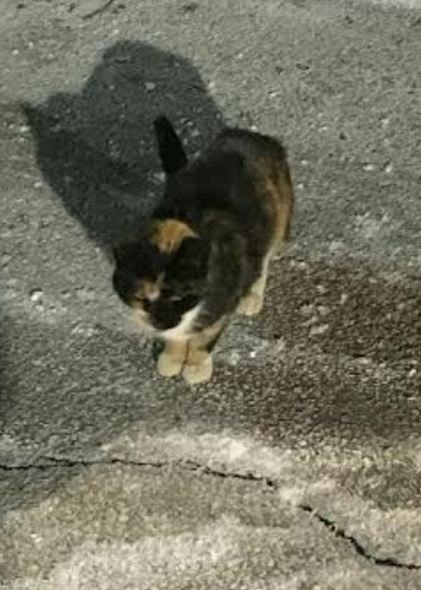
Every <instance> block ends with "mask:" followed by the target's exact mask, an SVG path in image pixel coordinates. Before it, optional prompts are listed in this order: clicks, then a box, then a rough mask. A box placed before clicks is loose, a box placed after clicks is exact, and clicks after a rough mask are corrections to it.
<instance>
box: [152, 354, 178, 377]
mask: <svg viewBox="0 0 421 590" xmlns="http://www.w3.org/2000/svg"><path fill="white" fill-rule="evenodd" d="M182 368H183V361H182V360H180V359H177V358H174V357H173V356H171V355H170V354H168V352H165V350H164V351H163V352H161V354H160V355H159V357H158V363H157V369H158V373H159V374H160V375H161V376H162V377H176V376H177V375H179V374H180V373H181V371H182Z"/></svg>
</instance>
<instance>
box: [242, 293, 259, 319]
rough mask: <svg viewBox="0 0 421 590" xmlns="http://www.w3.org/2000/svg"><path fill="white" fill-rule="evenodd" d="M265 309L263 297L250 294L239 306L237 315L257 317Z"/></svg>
mask: <svg viewBox="0 0 421 590" xmlns="http://www.w3.org/2000/svg"><path fill="white" fill-rule="evenodd" d="M262 307H263V297H262V296H261V295H257V294H256V293H248V294H247V295H246V296H245V297H243V298H242V299H241V301H240V303H239V304H238V307H237V313H239V314H241V315H248V316H251V315H257V314H258V313H259V312H260V311H261V310H262Z"/></svg>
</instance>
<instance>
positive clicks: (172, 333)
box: [160, 303, 201, 340]
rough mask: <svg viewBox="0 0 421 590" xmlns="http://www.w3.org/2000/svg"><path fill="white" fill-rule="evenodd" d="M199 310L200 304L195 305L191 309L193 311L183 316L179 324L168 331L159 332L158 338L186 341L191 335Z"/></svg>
mask: <svg viewBox="0 0 421 590" xmlns="http://www.w3.org/2000/svg"><path fill="white" fill-rule="evenodd" d="M200 310H201V304H200V303H199V305H196V307H193V309H190V310H189V311H187V312H186V313H185V314H184V315H183V317H182V320H181V322H180V323H179V324H178V325H177V326H175V327H174V328H171V329H170V330H164V331H163V332H160V336H163V337H164V338H165V339H168V340H188V339H189V338H190V336H191V335H192V330H193V327H194V323H195V321H196V319H197V317H198V315H199V313H200Z"/></svg>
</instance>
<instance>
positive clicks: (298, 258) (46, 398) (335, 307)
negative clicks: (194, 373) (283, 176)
mask: <svg viewBox="0 0 421 590" xmlns="http://www.w3.org/2000/svg"><path fill="white" fill-rule="evenodd" d="M420 56H421V3H420V2H417V1H415V0H410V1H408V2H404V1H399V2H379V1H373V2H368V1H363V0H361V1H355V2H348V1H344V0H311V1H310V0H308V1H306V0H283V1H282V0H264V1H262V0H241V1H237V2H235V1H234V0H219V1H215V2H210V1H205V0H201V1H193V2H190V1H187V0H182V1H179V0H115V1H107V0H85V1H82V0H79V1H78V0H55V1H50V0H32V1H30V0H3V1H2V2H1V14H0V60H1V61H0V63H1V68H0V129H1V133H0V170H1V173H0V588H1V590H24V589H25V590H26V589H28V590H29V589H30V590H59V589H60V590H61V589H66V590H93V589H101V590H123V589H124V590H149V589H150V590H160V589H165V590H179V589H180V590H181V589H183V590H187V589H191V590H202V589H203V590H205V589H211V590H217V589H219V588H220V589H223V590H228V589H230V590H231V589H232V590H240V589H241V590H266V589H268V590H310V589H311V590H316V589H319V590H330V589H332V590H359V589H361V590H366V589H367V590H371V589H390V590H392V589H394V590H395V589H396V590H419V589H420V588H421V365H420V351H421V290H420V284H421V280H420V278H421V199H420V186H421V182H420V181H421V168H420V158H421V153H420V152H421V134H420V131H421V102H420V81H421V59H420ZM160 113H165V114H166V115H167V116H169V117H170V118H171V119H172V120H173V121H174V123H175V124H176V127H177V129H178V130H179V132H180V134H181V135H182V137H183V140H184V141H185V143H186V146H187V149H188V152H189V153H190V154H192V155H193V154H194V153H195V152H196V151H197V150H199V149H200V148H201V147H202V146H203V145H205V144H206V143H207V142H209V141H210V140H211V138H212V137H213V136H214V135H215V134H216V133H217V132H218V130H219V129H220V128H221V127H222V126H223V125H225V124H234V125H241V126H247V127H255V128H256V129H258V130H260V131H262V132H266V133H271V134H273V135H275V136H277V137H279V138H281V139H283V141H284V143H285V145H286V146H287V149H288V152H289V157H290V161H291V166H292V172H293V179H294V184H295V190H296V200H297V207H296V214H295V220H294V224H293V232H292V238H293V239H292V242H291V245H290V247H289V249H288V251H287V252H286V254H285V256H284V257H283V258H280V259H278V260H276V261H275V262H274V263H273V265H272V267H271V273H270V280H269V286H268V292H267V298H266V302H265V307H264V310H263V312H262V314H261V315H260V316H258V317H257V318H255V319H253V320H246V319H240V318H235V319H234V320H233V322H232V325H231V326H230V328H229V330H227V332H226V334H225V335H224V337H223V339H222V341H221V343H220V345H219V346H218V348H217V351H216V369H215V376H214V379H213V380H212V381H211V382H210V383H208V384H204V385H201V386H199V387H189V386H188V385H186V384H185V383H184V382H183V381H182V380H181V379H175V380H167V381H166V380H163V379H162V378H160V377H159V376H158V375H157V373H156V371H155V369H154V361H153V356H154V345H153V343H152V342H151V341H149V340H148V339H146V338H145V337H144V335H142V334H141V333H139V331H138V329H137V327H136V326H135V324H134V323H133V322H132V320H131V319H130V317H129V316H128V314H127V311H126V310H125V309H124V308H123V306H122V304H121V303H120V302H119V301H118V299H117V297H116V296H115V295H114V294H113V291H112V287H111V280H110V279H111V273H112V265H111V263H110V258H109V251H110V245H111V244H112V243H114V242H115V241H117V240H119V239H121V238H122V237H128V236H131V235H134V234H135V233H136V231H138V227H139V224H140V223H141V221H142V220H143V219H144V218H145V217H146V216H147V215H148V212H149V211H150V210H151V207H153V204H154V203H155V202H156V199H157V198H158V197H159V194H160V190H161V188H162V173H161V170H160V167H159V162H158V158H157V154H156V150H155V146H154V142H153V134H152V120H153V118H154V117H155V116H156V115H158V114H160Z"/></svg>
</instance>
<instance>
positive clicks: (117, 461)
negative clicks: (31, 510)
mask: <svg viewBox="0 0 421 590" xmlns="http://www.w3.org/2000/svg"><path fill="white" fill-rule="evenodd" d="M41 460H43V461H46V462H44V463H21V464H14V465H13V464H11V465H7V464H0V471H5V472H14V471H30V470H39V471H47V470H49V469H58V468H63V467H64V468H73V467H93V466H97V465H109V466H110V465H123V466H126V467H149V468H152V469H162V468H165V467H178V468H180V469H184V470H187V471H191V472H194V473H199V474H204V475H209V476H212V477H219V478H223V479H237V480H243V481H252V482H260V483H263V484H264V486H265V487H266V488H268V489H269V490H270V491H276V490H277V489H279V484H278V483H277V482H276V481H275V480H273V479H271V478H269V477H264V476H259V475H254V474H253V473H251V472H247V473H232V472H227V471H222V470H217V469H212V468H211V467H209V466H207V465H202V464H201V463H197V462H195V461H190V460H187V461H182V460H180V461H134V460H130V459H121V458H118V457H112V458H108V459H92V460H89V459H69V458H66V457H53V456H43V457H41ZM297 507H298V509H299V510H301V511H302V512H305V513H307V514H311V515H312V516H313V518H315V519H316V520H318V521H319V522H320V523H321V524H323V525H324V526H325V527H326V529H327V530H328V531H329V532H330V533H332V534H333V535H334V536H335V537H337V538H338V539H341V540H343V541H346V542H347V543H349V544H350V545H351V546H352V547H353V549H354V551H355V552H356V553H357V554H358V555H360V556H361V557H363V558H364V559H365V560H367V561H369V562H370V563H372V564H374V565H377V566H380V567H392V568H399V569H406V570H421V565H418V564H415V563H405V562H401V561H399V560H398V559H396V558H395V557H376V556H375V555H372V554H371V553H370V552H369V551H368V550H367V549H366V548H365V547H364V546H363V545H361V543H360V542H359V541H358V540H357V539H356V538H355V537H354V536H352V535H350V534H349V533H347V532H346V531H345V530H344V529H342V528H340V527H338V526H337V525H336V523H335V521H333V520H330V519H329V518H327V517H325V516H323V515H322V514H320V513H319V512H317V510H316V509H315V508H314V507H312V506H310V505H309V504H298V505H297Z"/></svg>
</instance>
